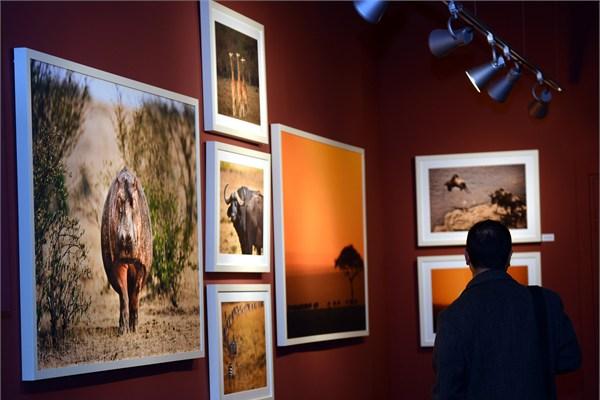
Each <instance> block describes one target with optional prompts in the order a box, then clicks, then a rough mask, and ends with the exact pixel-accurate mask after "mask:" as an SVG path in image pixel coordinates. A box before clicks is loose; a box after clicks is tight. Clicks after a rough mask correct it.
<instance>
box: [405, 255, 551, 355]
mask: <svg viewBox="0 0 600 400" xmlns="http://www.w3.org/2000/svg"><path fill="white" fill-rule="evenodd" d="M417 268H418V271H417V272H418V278H419V320H420V324H421V346H423V347H428V346H429V347H430V346H433V344H434V341H435V332H436V324H437V317H438V315H439V314H440V312H442V311H443V310H444V309H446V308H447V307H448V306H449V305H450V304H451V303H452V302H453V301H454V300H456V299H457V298H458V296H460V294H461V293H462V291H463V290H464V289H465V287H466V286H467V284H468V283H469V281H470V280H471V278H472V274H471V270H470V269H469V267H468V265H467V264H466V262H465V257H464V256H463V255H459V256H458V255H457V256H432V257H417ZM507 272H508V273H509V274H510V275H511V276H512V277H513V278H514V279H515V280H516V281H517V282H519V283H521V284H523V285H541V284H542V270H541V255H540V253H539V252H531V253H513V255H512V258H511V261H510V267H508V271H507Z"/></svg>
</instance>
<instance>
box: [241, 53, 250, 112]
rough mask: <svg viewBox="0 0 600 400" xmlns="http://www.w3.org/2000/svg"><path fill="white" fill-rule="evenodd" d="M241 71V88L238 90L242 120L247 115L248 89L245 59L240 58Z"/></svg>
mask: <svg viewBox="0 0 600 400" xmlns="http://www.w3.org/2000/svg"><path fill="white" fill-rule="evenodd" d="M241 61H242V69H241V70H240V73H241V75H242V81H241V88H240V114H241V115H240V116H241V117H242V118H243V117H245V116H246V115H247V114H248V89H247V88H246V59H245V58H244V57H242V59H241Z"/></svg>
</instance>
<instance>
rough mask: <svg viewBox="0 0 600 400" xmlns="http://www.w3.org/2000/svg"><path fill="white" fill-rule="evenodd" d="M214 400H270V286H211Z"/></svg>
mask: <svg viewBox="0 0 600 400" xmlns="http://www.w3.org/2000/svg"><path fill="white" fill-rule="evenodd" d="M206 293H207V313H208V354H209V374H210V398H211V400H218V399H232V400H254V399H261V400H263V399H272V398H273V396H274V389H273V340H272V333H271V332H272V330H271V287H270V286H269V285H264V284H257V285H207V287H206Z"/></svg>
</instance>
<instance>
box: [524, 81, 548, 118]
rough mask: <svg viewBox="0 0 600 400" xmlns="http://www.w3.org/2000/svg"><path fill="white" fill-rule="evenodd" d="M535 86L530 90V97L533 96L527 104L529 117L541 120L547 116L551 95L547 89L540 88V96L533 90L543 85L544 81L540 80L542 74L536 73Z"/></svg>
mask: <svg viewBox="0 0 600 400" xmlns="http://www.w3.org/2000/svg"><path fill="white" fill-rule="evenodd" d="M537 79H538V81H537V84H536V85H535V86H533V87H532V88H531V95H532V96H533V101H532V102H531V103H529V115H530V116H532V117H534V118H538V119H542V118H544V117H545V116H546V115H547V114H548V107H549V105H550V102H551V101H552V93H551V92H550V90H548V88H542V91H541V92H540V95H539V96H538V95H537V94H536V93H535V89H536V88H537V87H538V86H542V84H543V83H544V79H543V78H542V73H541V72H539V71H538V73H537Z"/></svg>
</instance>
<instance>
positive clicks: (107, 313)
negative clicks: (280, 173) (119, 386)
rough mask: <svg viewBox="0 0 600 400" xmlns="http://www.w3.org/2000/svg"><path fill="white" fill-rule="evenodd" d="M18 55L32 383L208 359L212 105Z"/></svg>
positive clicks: (23, 272)
mask: <svg viewBox="0 0 600 400" xmlns="http://www.w3.org/2000/svg"><path fill="white" fill-rule="evenodd" d="M14 63H15V108H16V134H17V139H16V142H17V178H18V181H17V185H18V199H19V209H18V214H19V215H18V218H19V219H18V221H19V264H20V265H19V268H20V301H21V357H22V379H23V380H24V381H30V380H38V379H46V378H55V377H61V376H67V375H75V374H83V373H90V372H96V371H104V370H111V369H117V368H126V367H133V366H139V365H147V364H155V363H162V362H169V361H177V360H185V359H192V358H199V357H204V339H203V336H204V334H203V332H204V322H203V321H204V316H203V290H202V289H203V279H202V270H203V266H202V261H201V254H202V243H201V237H202V234H201V228H202V223H201V216H200V212H199V210H201V209H202V208H201V204H200V202H201V198H200V152H199V142H200V140H199V132H200V131H199V127H198V100H196V99H194V98H191V97H187V96H183V95H180V94H177V93H174V92H170V91H167V90H164V89H159V88H157V87H154V86H150V85H147V84H144V83H140V82H136V81H133V80H131V79H127V78H123V77H120V76H117V75H114V74H111V73H108V72H104V71H100V70H98V69H95V68H91V67H87V66H84V65H81V64H78V63H75V62H71V61H68V60H65V59H62V58H58V57H54V56H51V55H48V54H44V53H41V52H37V51H34V50H31V49H26V48H16V49H14ZM166 249H168V250H169V252H167V251H166ZM119 293H127V294H128V295H125V296H120V294H119Z"/></svg>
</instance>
